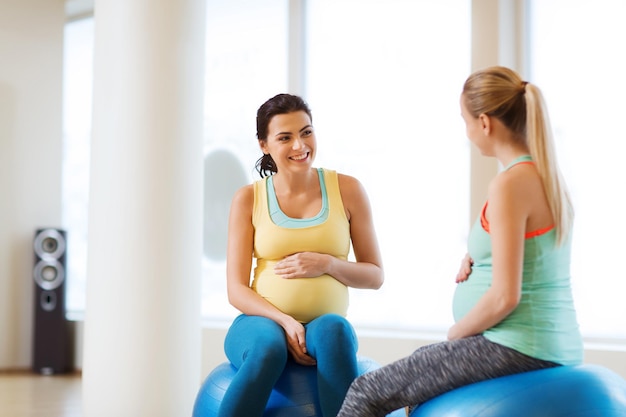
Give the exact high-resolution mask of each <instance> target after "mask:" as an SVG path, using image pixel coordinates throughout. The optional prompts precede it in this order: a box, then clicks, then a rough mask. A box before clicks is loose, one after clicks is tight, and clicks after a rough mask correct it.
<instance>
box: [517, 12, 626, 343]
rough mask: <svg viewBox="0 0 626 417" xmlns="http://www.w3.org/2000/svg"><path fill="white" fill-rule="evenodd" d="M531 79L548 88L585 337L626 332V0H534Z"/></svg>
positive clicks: (531, 30) (606, 335)
mask: <svg viewBox="0 0 626 417" xmlns="http://www.w3.org/2000/svg"><path fill="white" fill-rule="evenodd" d="M530 3H531V7H530V16H529V17H530V19H529V21H530V51H531V54H530V63H531V65H530V77H529V78H530V81H534V82H536V83H537V85H539V87H540V88H541V89H542V91H543V92H544V95H545V98H546V101H547V103H548V107H549V111H550V116H551V121H552V125H553V129H554V131H555V136H556V140H557V151H558V155H559V157H560V163H561V167H562V169H563V173H564V176H565V177H566V180H567V182H568V185H569V188H570V191H571V194H572V199H573V203H574V208H575V210H576V218H575V226H574V242H573V247H572V283H573V284H572V285H573V288H574V297H575V302H576V306H577V309H578V315H579V321H580V325H581V330H582V332H583V334H584V335H585V336H587V337H597V338H612V339H614V338H619V339H624V338H626V326H624V317H626V303H624V292H625V290H626V273H625V272H624V262H623V258H624V252H625V249H626V245H624V236H626V198H625V197H626V187H625V185H624V179H625V178H626V165H625V164H624V161H623V159H624V154H626V134H625V133H624V126H623V120H624V117H623V115H624V114H626V102H625V101H624V97H626V85H625V84H624V83H623V78H624V74H626V61H625V60H624V52H623V51H624V39H626V26H625V25H624V21H625V20H626V2H624V1H622V0H576V1H571V0H550V1H545V0H534V1H531V2H530Z"/></svg>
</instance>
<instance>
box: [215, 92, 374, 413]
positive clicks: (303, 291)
mask: <svg viewBox="0 0 626 417" xmlns="http://www.w3.org/2000/svg"><path fill="white" fill-rule="evenodd" d="M257 138H258V141H259V145H260V148H261V150H262V152H263V156H262V157H261V158H260V159H259V161H258V162H257V170H258V171H259V173H260V175H261V177H262V179H261V180H259V181H256V182H255V183H254V184H251V185H248V186H245V187H243V188H241V189H240V190H238V191H237V193H236V194H235V196H234V197H233V201H232V205H231V212H230V219H229V229H228V250H227V287H228V297H229V301H230V303H231V304H232V305H233V306H234V307H235V308H237V309H238V310H239V311H241V313H242V314H241V315H239V316H238V317H237V318H236V319H235V321H234V322H233V324H232V325H231V327H230V329H229V331H228V334H227V336H226V340H225V343H224V347H225V352H226V356H227V357H228V359H229V360H230V361H231V363H232V364H233V365H234V366H235V367H236V368H237V374H236V375H235V377H234V378H233V380H232V382H231V384H230V386H229V388H228V390H227V392H226V394H225V396H224V398H223V400H222V403H221V405H220V410H219V413H218V415H219V416H221V417H225V416H246V417H254V416H262V414H263V410H264V408H265V405H266V402H267V399H268V398H269V395H270V393H271V390H272V388H273V386H274V384H275V382H276V380H277V379H278V377H279V376H280V374H281V373H282V370H283V369H284V367H285V364H286V362H287V360H294V361H295V362H297V363H299V364H302V365H311V366H312V365H317V372H318V381H319V386H318V392H319V397H320V405H321V408H322V412H323V414H324V416H327V417H330V416H332V417H334V416H336V414H337V412H338V411H339V408H340V406H341V403H342V401H343V398H344V396H345V393H346V392H347V390H348V387H349V386H350V383H351V382H352V381H353V380H354V378H355V377H356V376H357V374H358V369H357V360H356V352H357V339H356V335H355V333H354V330H353V328H352V326H351V325H350V323H349V322H348V321H347V320H346V318H345V316H346V312H347V308H348V287H355V288H371V289H377V288H379V287H380V286H381V285H382V283H383V269H382V261H381V255H380V251H379V249H378V243H377V239H376V234H375V231H374V226H373V221H372V215H371V210H370V204H369V200H368V197H367V194H366V192H365V190H364V188H363V186H362V185H361V183H360V182H359V181H358V180H357V179H355V178H353V177H350V176H347V175H343V174H338V173H337V172H335V171H332V170H328V169H318V168H315V167H313V161H314V159H315V155H316V151H317V142H316V138H315V132H314V130H313V126H312V117H311V111H310V109H309V107H308V105H307V104H306V103H305V102H304V101H303V100H302V98H300V97H298V96H294V95H289V94H279V95H277V96H275V97H273V98H271V99H269V100H268V101H267V102H265V103H264V104H263V105H262V106H261V107H260V108H259V110H258V111H257ZM351 244H352V248H353V252H354V256H355V260H349V259H348V253H349V251H350V245H351ZM254 263H256V265H254ZM253 265H254V278H253V280H252V282H250V281H251V279H250V277H251V273H252V268H253Z"/></svg>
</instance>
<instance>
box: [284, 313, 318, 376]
mask: <svg viewBox="0 0 626 417" xmlns="http://www.w3.org/2000/svg"><path fill="white" fill-rule="evenodd" d="M281 326H282V327H283V329H284V330H285V337H286V338H287V349H288V350H289V353H290V354H291V356H292V357H293V359H294V360H295V361H296V362H297V363H299V364H300V365H306V366H312V365H315V364H316V363H317V362H316V361H315V359H314V358H313V357H312V356H310V355H309V354H308V353H307V349H306V333H305V330H304V326H303V325H302V323H300V322H298V321H297V320H295V319H293V318H292V317H290V316H288V315H287V316H286V317H285V322H284V323H281Z"/></svg>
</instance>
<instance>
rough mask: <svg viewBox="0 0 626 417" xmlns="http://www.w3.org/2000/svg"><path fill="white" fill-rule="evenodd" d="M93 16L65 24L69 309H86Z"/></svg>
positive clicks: (65, 218) (65, 204) (73, 311)
mask: <svg viewBox="0 0 626 417" xmlns="http://www.w3.org/2000/svg"><path fill="white" fill-rule="evenodd" d="M93 24H94V21H93V18H89V19H82V20H77V21H73V22H69V23H67V24H66V25H65V40H64V42H65V44H64V51H65V55H64V62H63V65H64V74H63V143H64V146H63V187H62V189H63V227H64V228H65V229H66V230H67V231H68V234H67V239H68V242H67V245H68V246H67V248H68V255H67V269H68V271H67V277H68V278H67V285H66V292H67V299H66V311H67V314H68V315H69V316H70V317H71V316H77V315H81V314H82V312H83V311H84V309H85V283H86V274H87V215H88V199H89V143H90V138H91V107H92V106H91V86H92V73H93V70H92V57H93Z"/></svg>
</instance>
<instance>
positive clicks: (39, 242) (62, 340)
mask: <svg viewBox="0 0 626 417" xmlns="http://www.w3.org/2000/svg"><path fill="white" fill-rule="evenodd" d="M33 249H34V251H35V265H34V268H33V279H34V282H35V285H34V288H35V291H34V292H35V299H34V307H35V314H34V326H33V328H34V335H33V336H34V337H33V371H35V372H37V373H41V374H44V375H51V374H56V373H66V372H69V371H70V370H71V343H70V337H69V336H70V332H69V323H68V321H67V319H66V318H65V282H66V273H65V271H66V268H65V265H66V258H67V256H66V250H67V245H66V233H65V231H63V230H60V229H38V230H37V231H36V233H35V239H34V242H33Z"/></svg>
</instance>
